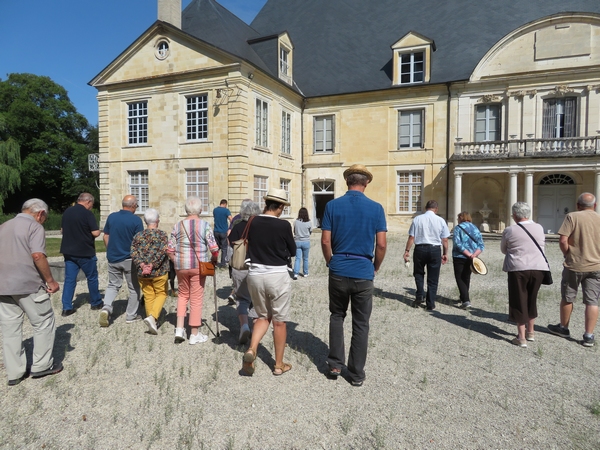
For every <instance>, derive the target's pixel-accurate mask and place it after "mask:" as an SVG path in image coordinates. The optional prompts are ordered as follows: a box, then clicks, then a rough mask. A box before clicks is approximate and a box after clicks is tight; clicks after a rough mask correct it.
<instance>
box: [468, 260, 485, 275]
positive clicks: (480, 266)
mask: <svg viewBox="0 0 600 450" xmlns="http://www.w3.org/2000/svg"><path fill="white" fill-rule="evenodd" d="M471 272H473V273H476V274H478V275H486V274H487V272H488V270H487V266H486V265H485V263H484V262H483V261H482V260H480V259H479V258H473V260H472V261H471Z"/></svg>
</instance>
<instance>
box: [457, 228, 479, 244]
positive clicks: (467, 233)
mask: <svg viewBox="0 0 600 450" xmlns="http://www.w3.org/2000/svg"><path fill="white" fill-rule="evenodd" d="M456 226H457V227H458V228H460V229H461V230H463V231H464V233H465V234H466V235H467V236H469V237H470V238H471V240H472V241H473V242H474V243H475V245H477V241H476V240H475V239H473V236H471V234H470V233H469V232H468V231H467V230H465V229H464V228H463V227H461V226H460V225H456Z"/></svg>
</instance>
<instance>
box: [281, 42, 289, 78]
mask: <svg viewBox="0 0 600 450" xmlns="http://www.w3.org/2000/svg"><path fill="white" fill-rule="evenodd" d="M289 56H290V52H289V51H288V50H287V49H285V48H283V47H281V49H280V51H279V71H280V72H281V74H282V75H285V76H289V63H288V58H289Z"/></svg>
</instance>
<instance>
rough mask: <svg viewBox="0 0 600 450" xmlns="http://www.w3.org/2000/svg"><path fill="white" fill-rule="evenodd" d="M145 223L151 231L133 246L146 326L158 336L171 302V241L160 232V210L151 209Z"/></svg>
mask: <svg viewBox="0 0 600 450" xmlns="http://www.w3.org/2000/svg"><path fill="white" fill-rule="evenodd" d="M144 221H145V222H146V225H147V226H148V228H146V229H145V230H144V231H141V232H139V233H138V234H136V235H135V236H134V238H133V242H132V243H131V259H132V260H133V264H134V266H135V267H137V274H138V280H139V283H140V287H141V289H142V292H143V293H144V305H145V307H146V316H147V317H146V318H145V319H144V323H145V324H146V326H147V327H148V332H149V333H150V334H157V333H158V327H157V325H156V321H157V320H158V317H159V316H160V312H161V311H162V307H163V305H164V304H165V300H166V299H167V280H168V277H169V275H168V274H169V258H168V257H167V242H168V238H167V233H165V232H164V231H162V230H159V229H158V223H159V221H160V218H159V215H158V211H157V210H156V209H147V210H146V212H145V213H144Z"/></svg>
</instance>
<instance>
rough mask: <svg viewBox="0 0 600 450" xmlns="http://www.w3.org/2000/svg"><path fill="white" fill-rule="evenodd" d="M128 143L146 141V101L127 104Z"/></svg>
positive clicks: (134, 143) (142, 142)
mask: <svg viewBox="0 0 600 450" xmlns="http://www.w3.org/2000/svg"><path fill="white" fill-rule="evenodd" d="M127 127H128V141H127V142H128V144H129V145H140V144H146V143H148V102H136V103H128V104H127Z"/></svg>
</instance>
